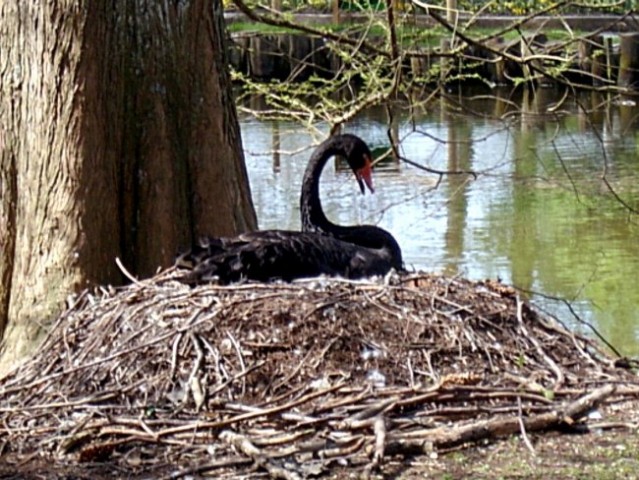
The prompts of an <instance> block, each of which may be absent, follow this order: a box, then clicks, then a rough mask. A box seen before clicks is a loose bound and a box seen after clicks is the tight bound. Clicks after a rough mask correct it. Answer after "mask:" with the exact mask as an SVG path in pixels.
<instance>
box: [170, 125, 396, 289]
mask: <svg viewBox="0 0 639 480" xmlns="http://www.w3.org/2000/svg"><path fill="white" fill-rule="evenodd" d="M334 155H343V156H344V157H345V158H346V160H347V161H348V163H349V165H350V167H351V169H353V171H354V172H355V175H356V177H357V180H358V182H359V183H360V188H361V189H362V193H363V192H364V183H366V185H367V186H368V187H369V189H370V190H371V191H372V181H371V177H370V172H371V170H370V167H371V154H370V150H369V149H368V147H367V146H366V144H365V143H364V142H363V141H362V140H361V139H359V138H358V137H356V136H354V135H348V134H347V135H337V136H334V137H331V138H329V139H328V140H326V141H325V142H323V143H322V144H321V145H320V146H319V147H318V148H317V149H316V150H315V152H314V153H313V155H312V156H311V159H310V160H309V164H308V167H307V169H306V172H305V174H304V179H303V182H302V196H301V215H302V229H303V230H304V231H302V232H295V231H288V230H263V231H256V232H250V233H245V234H241V235H238V236H236V237H222V238H208V239H203V240H201V241H200V242H199V243H198V244H197V245H195V246H194V247H193V248H192V249H191V250H190V251H189V252H186V253H185V254H183V255H181V256H180V257H179V258H178V260H177V265H178V266H182V267H186V268H189V269H190V270H191V272H190V273H189V274H188V275H187V277H185V279H184V280H185V281H187V282H188V283H200V282H202V281H209V280H212V279H214V278H217V279H218V280H219V282H220V283H231V282H236V281H240V280H242V279H251V280H258V281H270V280H275V279H281V280H286V281H290V280H293V279H296V278H305V277H314V276H318V275H321V274H325V275H332V276H336V275H337V276H342V277H346V278H361V277H367V276H371V275H383V274H385V273H386V272H388V271H389V270H390V269H391V268H395V269H397V270H401V269H402V268H403V264H402V255H401V249H400V247H399V245H398V244H397V242H396V241H395V239H394V238H393V236H392V235H391V234H390V233H388V232H387V231H385V230H383V229H381V228H378V227H375V226H371V225H363V226H350V227H346V226H341V225H336V224H334V223H332V222H330V221H329V220H328V219H327V218H326V216H325V214H324V212H323V210H322V206H321V203H320V200H319V177H320V174H321V172H322V170H323V168H324V165H325V164H326V162H327V161H328V159H329V158H330V157H332V156H334Z"/></svg>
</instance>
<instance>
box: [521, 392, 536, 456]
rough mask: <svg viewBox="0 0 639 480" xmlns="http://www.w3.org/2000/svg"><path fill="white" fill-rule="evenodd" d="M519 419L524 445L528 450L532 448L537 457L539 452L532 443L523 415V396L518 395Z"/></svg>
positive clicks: (531, 451) (531, 450)
mask: <svg viewBox="0 0 639 480" xmlns="http://www.w3.org/2000/svg"><path fill="white" fill-rule="evenodd" d="M517 420H518V421H519V431H520V432H521V438H523V440H524V445H526V447H527V448H528V450H530V453H531V454H532V456H533V457H536V456H537V453H536V452H535V449H534V448H533V446H532V443H530V439H529V438H528V434H526V425H524V419H523V416H522V409H521V397H517Z"/></svg>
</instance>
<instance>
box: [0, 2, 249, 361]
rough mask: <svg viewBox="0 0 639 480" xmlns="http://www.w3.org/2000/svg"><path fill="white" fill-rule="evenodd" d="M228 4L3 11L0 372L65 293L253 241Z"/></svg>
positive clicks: (61, 5)
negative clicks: (183, 250)
mask: <svg viewBox="0 0 639 480" xmlns="http://www.w3.org/2000/svg"><path fill="white" fill-rule="evenodd" d="M222 22H223V18H222V7H221V2H220V1H219V0H214V1H213V2H211V1H206V0H190V1H181V2H157V1H156V0H115V1H114V0H109V1H107V0H55V1H48V2H35V3H34V2H23V1H22V0H4V1H3V2H1V3H0V148H1V155H2V156H1V161H2V163H1V164H0V181H1V182H2V183H0V248H2V250H1V253H0V279H1V281H2V283H1V284H0V327H2V331H3V332H4V339H3V340H4V341H3V357H2V359H3V365H4V367H5V369H6V366H7V365H8V362H10V361H12V360H13V359H15V358H18V357H20V356H21V355H23V354H24V353H25V352H27V351H28V350H29V349H30V348H32V347H33V346H34V345H36V344H37V340H38V337H39V336H40V334H41V333H42V332H44V331H46V326H47V325H48V323H50V321H51V320H52V319H53V318H54V317H55V315H57V313H58V312H59V311H60V309H61V307H62V306H63V301H64V299H65V298H66V296H67V295H68V294H70V293H73V292H76V291H78V290H79V289H81V288H83V287H85V286H87V285H91V284H96V283H121V281H122V277H121V273H120V272H119V271H118V269H117V268H116V265H115V263H114V259H115V257H118V256H119V257H120V258H122V259H123V261H124V263H125V264H126V265H127V266H128V267H129V268H130V269H131V270H132V271H133V272H135V273H137V274H138V275H140V276H147V275H150V274H152V273H153V272H154V271H155V270H156V269H157V268H159V267H162V266H167V265H169V264H170V263H171V261H172V258H173V256H174V255H175V253H176V251H177V250H178V248H179V247H181V246H185V245H187V244H189V243H190V242H191V240H192V238H193V236H195V235H198V234H210V235H214V234H217V235H225V234H233V233H236V232H239V231H243V230H246V229H249V228H254V227H255V224H256V221H255V213H254V210H253V206H252V204H251V200H250V191H249V188H248V180H247V176H246V171H245V167H244V161H243V156H242V148H241V141H240V135H239V127H238V123H237V116H236V111H235V107H234V104H233V100H232V97H231V91H230V80H229V76H228V73H227V71H226V61H225V49H224V37H223V25H222Z"/></svg>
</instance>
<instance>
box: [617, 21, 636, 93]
mask: <svg viewBox="0 0 639 480" xmlns="http://www.w3.org/2000/svg"><path fill="white" fill-rule="evenodd" d="M619 38H620V40H621V44H620V49H619V55H620V56H619V76H618V77H617V85H618V86H620V87H625V88H634V89H636V88H637V87H639V33H625V34H623V35H620V37H619Z"/></svg>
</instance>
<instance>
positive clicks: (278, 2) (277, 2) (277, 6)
mask: <svg viewBox="0 0 639 480" xmlns="http://www.w3.org/2000/svg"><path fill="white" fill-rule="evenodd" d="M271 8H272V9H273V10H275V11H276V12H281V11H282V0H271Z"/></svg>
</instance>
